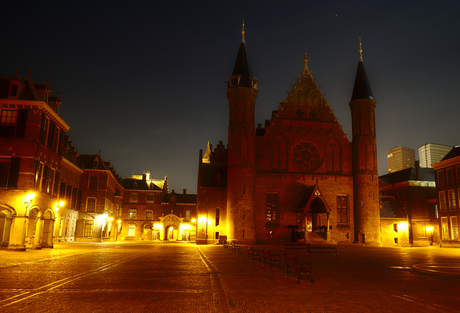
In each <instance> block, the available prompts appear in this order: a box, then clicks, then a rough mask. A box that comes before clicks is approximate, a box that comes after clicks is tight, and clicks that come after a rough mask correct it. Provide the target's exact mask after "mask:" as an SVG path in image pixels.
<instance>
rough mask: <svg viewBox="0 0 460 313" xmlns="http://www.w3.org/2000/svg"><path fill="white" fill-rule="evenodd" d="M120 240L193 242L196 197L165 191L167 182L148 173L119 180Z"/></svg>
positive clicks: (185, 193) (185, 192)
mask: <svg viewBox="0 0 460 313" xmlns="http://www.w3.org/2000/svg"><path fill="white" fill-rule="evenodd" d="M121 184H122V186H123V189H124V196H123V210H122V214H121V216H120V226H121V231H120V234H119V239H120V240H147V241H150V240H154V241H156V240H168V241H195V231H196V230H195V227H196V224H195V223H196V195H194V194H187V191H186V190H185V189H184V190H183V193H182V194H178V193H176V192H175V191H174V190H173V191H172V192H171V193H169V192H168V180H167V178H166V177H165V179H164V180H158V179H153V178H151V176H150V172H149V171H148V170H147V172H145V173H144V174H143V175H135V176H133V177H129V178H125V179H123V181H122V183H121Z"/></svg>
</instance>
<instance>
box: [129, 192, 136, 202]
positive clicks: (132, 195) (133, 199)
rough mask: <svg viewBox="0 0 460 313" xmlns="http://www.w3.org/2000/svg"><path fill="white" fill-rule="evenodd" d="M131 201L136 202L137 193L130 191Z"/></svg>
mask: <svg viewBox="0 0 460 313" xmlns="http://www.w3.org/2000/svg"><path fill="white" fill-rule="evenodd" d="M130 202H131V203H137V193H133V192H132V193H131V198H130Z"/></svg>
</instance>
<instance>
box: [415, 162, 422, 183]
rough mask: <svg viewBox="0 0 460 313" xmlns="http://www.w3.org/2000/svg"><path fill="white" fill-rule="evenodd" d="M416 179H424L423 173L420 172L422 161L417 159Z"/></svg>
mask: <svg viewBox="0 0 460 313" xmlns="http://www.w3.org/2000/svg"><path fill="white" fill-rule="evenodd" d="M415 179H416V180H422V175H421V173H420V161H415Z"/></svg>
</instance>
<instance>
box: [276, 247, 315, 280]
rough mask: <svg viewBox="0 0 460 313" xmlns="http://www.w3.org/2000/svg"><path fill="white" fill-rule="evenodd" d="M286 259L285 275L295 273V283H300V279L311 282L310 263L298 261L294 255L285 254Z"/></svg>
mask: <svg viewBox="0 0 460 313" xmlns="http://www.w3.org/2000/svg"><path fill="white" fill-rule="evenodd" d="M284 258H285V260H286V277H288V276H289V274H291V273H296V274H297V283H298V284H300V280H301V279H308V280H310V282H311V283H312V284H313V283H314V282H315V280H314V279H313V271H312V265H311V263H299V260H298V259H297V257H296V256H295V255H290V254H285V255H284Z"/></svg>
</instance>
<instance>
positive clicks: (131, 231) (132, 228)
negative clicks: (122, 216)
mask: <svg viewBox="0 0 460 313" xmlns="http://www.w3.org/2000/svg"><path fill="white" fill-rule="evenodd" d="M135 235H136V225H128V237H133V236H135Z"/></svg>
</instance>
